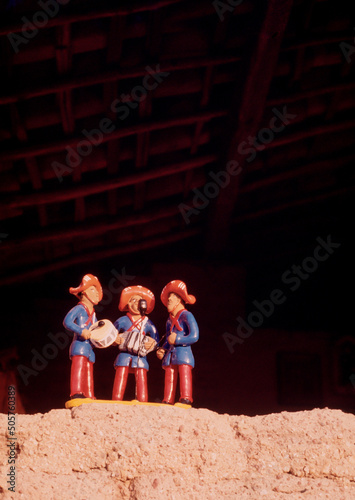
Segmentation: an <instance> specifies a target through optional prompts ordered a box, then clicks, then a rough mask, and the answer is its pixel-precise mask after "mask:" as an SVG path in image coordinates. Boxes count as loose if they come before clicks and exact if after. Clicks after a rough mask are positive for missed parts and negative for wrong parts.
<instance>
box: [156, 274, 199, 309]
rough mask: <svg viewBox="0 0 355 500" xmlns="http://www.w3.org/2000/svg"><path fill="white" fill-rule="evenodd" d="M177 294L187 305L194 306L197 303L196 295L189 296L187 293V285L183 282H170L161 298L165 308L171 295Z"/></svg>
mask: <svg viewBox="0 0 355 500" xmlns="http://www.w3.org/2000/svg"><path fill="white" fill-rule="evenodd" d="M172 292H173V293H176V295H178V296H179V297H181V298H182V300H183V301H184V302H185V303H187V304H194V303H195V302H196V297H195V296H194V295H189V294H188V293H187V288H186V285H185V283H184V282H183V281H181V280H174V281H170V283H168V284H167V285H166V286H165V287H164V288H163V291H162V292H161V295H160V298H161V301H162V303H163V304H164V306H165V307H167V305H168V297H169V293H172Z"/></svg>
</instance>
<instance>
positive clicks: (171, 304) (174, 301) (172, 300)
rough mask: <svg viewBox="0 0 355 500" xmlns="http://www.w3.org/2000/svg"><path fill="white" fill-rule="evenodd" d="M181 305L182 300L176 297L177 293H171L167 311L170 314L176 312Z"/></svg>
mask: <svg viewBox="0 0 355 500" xmlns="http://www.w3.org/2000/svg"><path fill="white" fill-rule="evenodd" d="M179 304H181V299H180V297H179V296H178V295H176V293H174V292H171V293H169V297H168V305H167V310H168V312H169V313H170V312H172V311H174V309H175V308H176V307H177V306H178V305H179Z"/></svg>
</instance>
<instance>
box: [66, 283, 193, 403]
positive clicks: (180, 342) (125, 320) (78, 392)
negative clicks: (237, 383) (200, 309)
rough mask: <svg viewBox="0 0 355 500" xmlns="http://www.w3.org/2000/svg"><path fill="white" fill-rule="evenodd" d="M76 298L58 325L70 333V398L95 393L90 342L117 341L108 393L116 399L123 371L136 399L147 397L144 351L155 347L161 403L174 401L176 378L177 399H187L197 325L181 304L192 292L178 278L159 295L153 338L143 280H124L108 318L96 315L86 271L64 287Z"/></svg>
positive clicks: (98, 290)
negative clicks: (114, 314) (162, 321)
mask: <svg viewBox="0 0 355 500" xmlns="http://www.w3.org/2000/svg"><path fill="white" fill-rule="evenodd" d="M69 292H70V293H71V294H73V295H75V296H76V297H77V298H78V299H79V302H78V304H77V305H76V306H75V307H73V308H72V309H71V310H70V311H69V312H68V314H67V315H66V316H65V318H64V322H63V324H64V327H65V328H66V330H68V331H69V332H71V333H72V335H73V341H72V343H71V345H70V350H69V357H70V359H71V375H70V398H71V399H76V398H90V399H96V398H95V395H94V377H93V366H94V363H95V353H94V349H93V348H94V347H99V348H106V347H108V346H110V345H114V346H118V350H119V353H118V355H117V357H116V359H115V361H114V368H115V378H114V383H113V390H112V399H113V400H115V401H122V400H123V397H124V394H125V389H126V385H127V379H128V375H129V374H130V373H133V374H134V376H135V382H136V400H138V401H139V402H148V384H147V372H148V370H149V365H148V361H147V354H149V353H150V352H154V351H155V352H156V355H157V357H158V358H159V359H160V360H162V368H163V369H164V372H165V379H164V397H163V401H162V402H163V403H166V404H171V405H172V404H174V402H175V393H176V388H177V381H178V378H179V381H180V384H179V385H180V399H179V403H182V404H188V405H191V404H192V402H193V397H192V369H193V368H194V366H195V361H194V357H193V354H192V350H191V345H192V344H194V343H195V342H197V341H198V338H199V330H198V326H197V323H196V320H195V318H194V316H193V315H192V314H191V312H189V311H188V310H187V309H186V308H185V306H186V304H194V303H195V302H196V298H195V297H194V296H193V295H189V294H188V293H187V288H186V285H185V283H184V282H182V281H180V280H174V281H170V283H168V284H167V285H166V286H165V287H164V288H163V290H162V292H161V295H160V298H161V301H162V303H163V304H164V306H165V307H166V308H167V311H168V313H169V317H168V320H167V322H166V333H165V335H164V336H163V337H162V338H161V339H159V335H158V332H157V329H156V327H155V326H154V324H153V323H152V321H151V320H150V319H149V318H148V314H150V313H151V312H152V311H153V309H154V306H155V297H154V294H153V293H152V292H151V291H150V290H149V289H148V288H145V287H144V286H141V285H137V286H129V287H127V288H125V289H124V290H123V291H122V293H121V297H120V301H119V305H118V308H119V310H120V311H121V312H123V313H125V315H124V316H120V317H119V318H118V319H117V320H116V321H115V322H114V324H112V323H111V321H109V320H107V319H105V320H100V321H98V320H97V318H96V314H95V309H94V308H95V306H96V305H97V304H98V303H99V302H100V301H101V299H102V297H103V292H102V287H101V284H100V282H99V280H98V278H97V277H96V276H93V275H92V274H86V275H85V276H84V277H83V279H82V281H81V283H80V285H79V286H78V287H76V288H69Z"/></svg>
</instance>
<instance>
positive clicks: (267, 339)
mask: <svg viewBox="0 0 355 500" xmlns="http://www.w3.org/2000/svg"><path fill="white" fill-rule="evenodd" d="M234 3H236V2H234ZM222 4H223V2H221V3H219V4H216V2H209V1H196V2H193V4H191V2H187V1H183V0H180V1H178V0H167V1H161V2H158V1H155V2H153V1H142V2H126V3H125V2H123V3H121V2H120V5H117V3H116V2H109V1H105V2H100V4H99V3H97V2H93V1H86V2H82V1H75V0H71V1H70V2H68V3H67V4H66V5H63V6H61V7H60V8H59V9H58V12H57V13H56V14H55V15H53V16H49V15H47V20H46V16H45V15H44V17H43V15H42V17H41V16H40V15H39V14H38V13H39V12H40V11H42V10H41V8H40V7H39V4H37V3H36V2H32V1H17V2H14V1H12V2H8V4H7V6H6V7H4V8H3V12H2V18H1V22H0V24H1V27H0V28H1V29H0V40H1V45H0V48H1V70H2V73H1V74H2V79H1V83H0V87H1V98H0V117H1V126H0V145H1V151H0V169H1V170H0V176H1V177H0V192H1V202H0V214H1V220H0V242H1V243H0V255H1V264H0V283H1V286H2V324H3V329H2V336H1V337H2V351H1V366H2V377H3V378H2V381H3V382H2V387H3V388H4V387H5V385H6V383H10V382H9V381H11V380H13V379H12V378H11V377H13V376H15V377H17V387H18V394H19V397H20V398H21V401H22V403H23V407H24V411H26V412H28V413H35V412H46V411H49V410H50V409H52V408H62V407H63V406H64V404H65V401H66V400H67V399H68V398H69V376H70V361H69V359H68V350H69V343H68V345H65V346H62V347H58V348H56V349H54V351H53V349H52V350H51V347H48V346H49V345H52V344H53V342H52V340H51V338H50V336H49V334H53V335H59V336H60V337H61V338H65V337H63V333H64V329H63V326H62V321H63V318H64V316H65V314H66V313H67V312H68V311H69V309H70V308H71V307H73V306H74V305H75V303H76V300H75V298H74V297H73V296H71V295H70V294H69V293H68V289H69V287H70V286H78V285H79V283H80V281H81V278H82V276H83V275H84V274H86V273H92V274H95V275H96V276H98V277H99V279H100V281H101V283H102V286H103V288H104V289H105V290H106V292H105V296H104V300H103V303H102V304H101V308H100V310H99V311H98V313H97V316H98V318H108V319H110V320H111V321H115V319H116V318H117V317H118V315H119V311H118V309H117V305H118V302H119V295H120V286H121V285H123V286H128V285H132V284H135V285H137V284H141V285H143V286H147V287H148V288H150V289H151V290H152V291H153V292H154V294H155V296H156V307H155V309H154V311H153V312H152V314H151V316H150V317H151V319H152V321H153V322H154V323H155V325H156V326H157V328H158V331H159V333H160V335H162V334H163V333H164V327H165V321H166V317H167V313H166V310H165V309H164V307H163V305H162V303H161V301H160V292H161V290H162V288H163V287H164V286H165V284H166V283H168V282H169V281H170V280H172V279H181V280H183V281H185V282H186V284H187V287H188V291H189V293H192V294H194V295H195V296H196V297H197V302H196V304H195V305H194V306H191V307H190V310H191V312H192V313H193V314H194V315H195V317H196V319H197V322H198V324H199V327H200V340H199V341H198V343H197V344H196V345H195V346H193V352H194V355H195V359H196V368H195V370H194V393H195V394H194V395H195V403H194V404H195V405H196V406H197V407H205V408H209V409H211V410H214V411H218V412H221V413H223V412H228V413H244V414H249V415H254V414H262V413H268V412H274V411H282V410H289V411H297V410H302V409H309V408H314V407H324V406H328V407H332V408H341V409H343V410H345V411H351V412H353V411H354V406H355V400H354V395H355V392H354V390H355V389H354V387H355V341H354V333H353V330H354V328H353V307H352V305H353V304H352V302H353V300H352V299H353V292H352V285H353V282H354V272H353V268H354V266H353V255H354V243H353V235H352V232H353V231H352V228H353V213H354V203H353V192H354V186H355V182H354V180H355V179H354V169H353V165H354V144H355V134H354V125H355V121H354V106H355V98H354V90H355V82H354V65H353V60H354V59H355V41H354V35H355V33H354V22H353V21H354V17H353V12H352V11H351V10H350V8H349V7H348V4H347V3H346V2H337V3H336V5H335V3H334V2H332V1H316V0H314V1H291V0H287V1H286V0H284V1H279V2H276V1H269V2H266V1H265V2H264V1H263V2H255V1H251V0H244V1H243V2H240V4H239V5H236V6H233V5H232V4H229V3H228V2H227V1H225V2H224V6H225V7H222V6H221V5H222ZM24 18H25V20H24ZM27 19H28V20H30V22H32V23H35V25H37V24H38V23H40V22H41V20H42V22H43V26H38V32H33V33H34V34H33V33H32V32H31V31H28V32H27V33H32V34H33V36H32V35H28V37H27V38H26V36H25V32H24V29H25V28H24V26H25V24H24V23H25V22H27V21H26V20H27ZM35 28H36V26H35ZM14 34H17V36H18V37H22V38H21V39H20V38H14ZM14 40H15V41H16V42H14ZM21 40H22V41H21ZM11 41H12V42H11ZM14 43H15V44H16V43H17V44H18V45H17V46H18V51H16V50H14V46H13V45H14ZM157 65H159V67H160V71H162V72H168V73H169V75H168V76H166V77H164V78H162V81H161V83H159V84H158V85H157V87H156V88H155V89H153V90H148V91H147V92H146V95H145V96H144V98H142V99H141V100H139V102H138V103H137V99H136V98H135V97H134V96H139V95H141V94H139V93H135V91H134V90H133V89H137V88H138V87H139V88H141V87H142V83H143V81H144V77H145V76H146V75H147V69H146V68H147V66H150V67H151V68H156V67H157ZM152 81H153V80H149V82H150V83H151V82H152ZM137 92H138V91H137ZM122 94H124V95H125V96H126V97H125V98H122ZM127 96H128V97H127ZM129 96H130V97H129ZM132 96H133V97H132ZM115 99H119V100H120V101H124V100H127V99H128V100H130V103H131V104H132V109H131V108H130V112H129V115H128V116H127V118H125V119H124V120H121V119H120V117H119V115H118V113H114V112H113V111H112V108H111V104H112V102H114V101H115ZM134 105H136V106H134ZM275 109H276V110H277V111H278V112H279V113H281V112H283V110H286V112H287V113H289V114H290V115H292V116H294V118H290V119H289V123H288V124H286V126H285V127H284V128H283V130H281V131H280V132H275V133H273V137H272V140H270V141H268V140H265V143H264V144H263V143H262V142H263V141H262V138H263V137H266V138H267V137H271V136H270V135H268V132H264V134H265V135H262V131H263V130H264V129H267V130H270V126H271V124H272V123H273V122H272V121H271V120H272V118H273V117H274V116H275ZM103 118H107V119H109V120H111V122H112V123H113V124H114V129H115V130H114V132H113V133H111V134H106V135H105V137H104V140H103V141H102V142H100V144H98V145H96V146H95V147H92V151H91V153H90V154H88V155H87V156H84V157H83V158H82V161H81V162H80V165H78V166H75V168H72V167H69V166H68V165H67V164H66V155H67V149H66V148H68V147H69V146H70V147H71V148H73V149H74V150H76V148H78V145H79V144H80V141H83V139H84V137H85V136H84V135H83V132H82V131H83V130H84V129H85V130H87V131H92V130H93V129H95V128H97V127H98V124H99V123H101V120H102V119H103ZM275 123H276V122H275ZM279 124H280V121H279V120H278V121H277V125H279ZM252 137H258V138H259V144H261V146H262V148H261V149H259V150H258V151H257V152H256V154H255V158H253V160H252V161H249V159H250V153H248V154H246V153H245V152H244V153H243V151H241V149H240V145H241V144H243V143H245V141H246V142H248V141H249V138H252ZM250 140H252V139H250ZM255 151H256V150H255ZM231 160H234V161H238V163H239V165H240V167H241V169H242V173H241V174H240V175H238V176H235V177H231V179H230V182H228V183H227V185H226V186H225V187H223V188H218V187H217V188H216V185H215V184H214V187H213V186H212V185H211V182H212V181H211V179H212V177H211V172H214V173H215V174H216V175H219V174H220V172H224V171H225V169H226V165H227V164H228V162H229V161H231ZM53 161H56V162H60V163H61V164H62V165H64V166H66V167H67V171H66V172H65V173H64V174H63V179H62V181H61V182H59V180H58V177H57V176H56V173H55V171H54V169H53ZM212 184H213V183H212ZM208 186H210V188H208ZM211 186H212V187H211ZM197 193H199V198H200V200H201V193H202V194H204V195H205V199H204V201H199V202H198V203H197V202H196V196H197ZM208 193H210V194H208ZM217 193H218V196H217V195H216V194H217ZM215 195H216V196H215ZM206 196H207V201H206ZM182 203H184V206H185V207H190V208H193V209H194V213H191V214H189V215H188V219H189V220H188V224H187V223H186V220H184V217H183V215H182V213H181V204H182ZM201 203H202V204H201ZM185 213H186V212H185ZM319 238H321V239H322V240H324V241H327V238H329V239H330V240H331V241H333V242H335V243H337V244H340V246H339V247H338V248H336V249H334V252H333V253H332V254H331V255H329V258H327V259H326V260H324V261H323V262H318V263H315V266H316V268H315V270H314V271H312V272H308V273H307V278H304V279H303V278H302V279H300V282H299V287H298V288H297V290H294V291H292V290H291V288H290V284H287V283H285V281H284V280H283V279H282V276H283V275H284V273H285V272H286V271H287V270H292V268H293V266H303V263H304V262H308V263H309V262H311V261H310V258H312V257H313V255H314V250H315V248H316V247H317V245H319ZM305 259H306V260H305ZM307 259H308V260H307ZM305 265H306V264H305ZM290 272H291V271H290ZM117 273H119V274H120V275H122V276H129V277H132V279H131V278H129V279H128V281H127V282H126V283H125V282H123V283H121V284H120V283H119V282H118V280H117ZM275 289H279V290H281V292H282V293H283V296H284V297H285V300H284V301H283V303H282V304H279V305H275V307H273V311H272V313H271V314H270V315H269V317H266V315H263V316H262V320H261V324H260V325H259V327H250V325H249V334H248V335H247V336H245V338H241V336H240V335H239V332H240V329H238V327H239V325H240V320H238V318H242V320H244V321H246V322H247V321H248V318H252V317H254V318H255V315H254V316H251V315H253V312H255V311H256V306H255V301H257V302H258V303H261V302H263V301H265V300H269V298H270V294H272V292H273V291H274V290H275ZM259 317H260V316H259ZM249 322H251V320H249ZM59 332H62V333H61V334H59ZM56 351H57V352H56ZM45 353H47V354H48V353H49V355H45ZM51 353H52V354H51ZM38 354H39V355H40V356H42V357H43V356H44V360H42V361H41V360H40V359H39V357H38ZM51 356H52V358H53V359H48V357H51ZM115 356H116V349H115V348H113V347H111V348H108V349H106V350H99V349H96V359H97V361H96V363H95V367H94V374H95V392H96V396H97V397H98V398H101V399H110V398H111V391H112V384H113V379H114V370H113V361H114V359H115ZM149 363H150V372H149V378H148V381H149V399H150V401H159V400H160V399H161V398H162V394H163V375H164V374H163V370H162V369H161V366H160V362H159V361H158V360H157V359H156V357H155V355H154V354H150V355H149ZM19 369H20V372H19ZM24 370H25V372H24ZM28 370H30V371H28ZM21 372H22V374H23V373H26V374H27V376H26V375H25V376H23V375H22V376H21ZM9 374H11V376H10V375H9ZM11 383H12V382H11ZM3 390H6V388H5V389H3ZM133 397H134V385H133V383H132V381H130V385H129V387H128V388H127V393H126V397H125V399H131V398H133ZM3 411H5V410H3Z"/></svg>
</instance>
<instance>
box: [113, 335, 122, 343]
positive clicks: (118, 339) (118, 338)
mask: <svg viewBox="0 0 355 500" xmlns="http://www.w3.org/2000/svg"><path fill="white" fill-rule="evenodd" d="M123 342H124V340H123V338H122V337H120V335H117V338H116V340H115V341H114V342H113V343H114V344H116V345H121V344H123Z"/></svg>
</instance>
